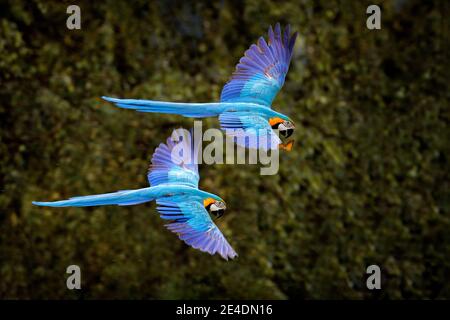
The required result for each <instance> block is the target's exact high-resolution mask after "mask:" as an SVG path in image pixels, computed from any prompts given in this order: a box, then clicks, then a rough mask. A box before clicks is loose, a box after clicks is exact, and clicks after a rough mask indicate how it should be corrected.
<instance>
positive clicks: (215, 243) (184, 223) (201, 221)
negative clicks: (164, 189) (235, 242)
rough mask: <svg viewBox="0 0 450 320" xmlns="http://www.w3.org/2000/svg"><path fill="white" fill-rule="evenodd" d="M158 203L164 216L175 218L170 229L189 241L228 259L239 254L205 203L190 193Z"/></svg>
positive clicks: (201, 249) (158, 201)
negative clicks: (207, 209)
mask: <svg viewBox="0 0 450 320" xmlns="http://www.w3.org/2000/svg"><path fill="white" fill-rule="evenodd" d="M156 203H157V204H158V207H157V209H158V211H159V213H160V214H161V218H163V219H166V220H172V222H171V223H169V224H166V227H167V229H169V230H170V231H172V232H174V233H176V234H178V237H179V238H180V239H181V240H183V241H184V242H185V243H186V244H187V245H189V246H191V247H193V248H195V249H198V250H200V251H203V252H208V253H209V254H216V253H218V254H220V255H221V256H222V257H223V258H224V259H226V260H228V259H229V258H231V259H233V258H234V257H236V256H237V254H236V252H235V251H234V250H233V248H232V247H231V246H230V244H229V243H228V241H227V240H226V239H225V237H224V236H223V234H222V232H220V230H219V228H217V226H216V225H215V224H214V222H213V221H212V220H211V217H210V216H209V213H208V212H207V211H206V209H205V208H204V207H203V205H202V204H201V203H199V202H197V201H192V200H189V198H188V197H186V196H172V197H167V198H163V199H159V200H157V201H156Z"/></svg>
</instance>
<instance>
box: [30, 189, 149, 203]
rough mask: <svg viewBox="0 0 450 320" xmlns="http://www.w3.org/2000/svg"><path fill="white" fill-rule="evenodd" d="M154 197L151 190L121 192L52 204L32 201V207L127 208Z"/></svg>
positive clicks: (75, 198)
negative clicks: (116, 206) (112, 205)
mask: <svg viewBox="0 0 450 320" xmlns="http://www.w3.org/2000/svg"><path fill="white" fill-rule="evenodd" d="M155 197H156V195H155V192H154V191H153V190H152V188H143V189H137V190H122V191H117V192H113V193H104V194H98V195H92V196H84V197H74V198H70V199H68V200H60V201H53V202H38V201H33V204H34V205H37V206H46V207H90V206H104V205H110V204H116V205H119V206H129V205H133V204H139V203H144V202H148V201H152V200H154V199H155Z"/></svg>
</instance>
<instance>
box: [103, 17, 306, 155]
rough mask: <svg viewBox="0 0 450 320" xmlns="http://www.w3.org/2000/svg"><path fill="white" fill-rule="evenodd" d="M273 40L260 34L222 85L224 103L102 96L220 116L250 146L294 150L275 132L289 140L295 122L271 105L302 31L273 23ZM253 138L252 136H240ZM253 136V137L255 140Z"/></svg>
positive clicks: (140, 106)
mask: <svg viewBox="0 0 450 320" xmlns="http://www.w3.org/2000/svg"><path fill="white" fill-rule="evenodd" d="M268 33H269V41H268V42H266V41H265V40H264V38H263V37H260V38H259V40H258V42H257V44H252V45H251V46H250V48H249V49H248V50H247V51H245V54H244V56H243V57H242V58H241V59H240V60H239V63H238V65H237V66H236V70H235V72H234V73H233V75H232V76H231V79H230V80H229V81H228V83H227V84H226V85H225V86H224V88H223V89H222V94H221V97H220V102H213V103H186V102H164V101H154V100H135V99H116V98H110V97H105V96H104V97H102V98H103V99H104V100H106V101H110V102H113V103H115V104H116V105H117V106H118V107H120V108H125V109H134V110H136V111H140V112H153V113H170V114H178V115H183V116H185V117H193V118H206V117H216V116H218V117H219V121H220V124H221V127H222V129H223V130H225V132H226V134H228V135H230V136H233V137H234V140H235V142H236V143H237V144H238V145H241V146H243V147H247V148H262V149H265V150H267V149H277V148H278V149H286V150H291V148H292V145H293V141H292V140H291V141H288V142H286V143H282V142H281V140H280V138H279V137H278V135H277V134H276V133H275V132H274V131H273V130H278V131H279V133H280V135H281V136H283V137H284V138H288V137H289V136H291V135H292V133H293V132H294V129H295V125H294V123H293V121H292V120H290V119H289V117H287V116H286V115H284V114H282V113H279V112H276V111H274V110H272V109H271V105H272V101H273V99H274V98H275V96H276V94H277V93H278V91H280V89H281V87H282V86H283V84H284V80H285V77H286V74H287V72H288V69H289V64H290V62H291V58H292V52H293V48H294V44H295V40H296V38H297V32H296V33H294V34H292V35H291V30H290V26H289V25H288V26H286V28H285V29H284V33H282V31H281V28H280V24H279V23H277V24H276V26H275V30H273V29H272V26H270V27H269V32H268ZM239 137H250V139H239ZM252 138H253V139H252Z"/></svg>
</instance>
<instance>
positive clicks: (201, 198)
mask: <svg viewBox="0 0 450 320" xmlns="http://www.w3.org/2000/svg"><path fill="white" fill-rule="evenodd" d="M200 143H201V141H200ZM200 143H193V142H192V141H191V135H190V134H189V132H188V131H186V130H184V129H177V130H174V132H173V133H172V136H171V137H170V138H168V139H167V143H166V144H164V143H161V144H160V145H159V147H158V148H156V150H155V152H154V154H153V156H152V160H151V165H150V169H149V173H148V180H149V183H150V187H148V188H142V189H137V190H122V191H117V192H113V193H105V194H99V195H91V196H84V197H75V198H70V199H68V200H61V201H54V202H36V201H34V202H33V204H35V205H38V206H47V207H87V206H102V205H119V206H129V205H135V204H140V203H144V202H148V201H152V200H156V203H157V210H158V211H159V213H160V216H161V218H163V219H166V220H171V222H170V223H168V224H166V227H167V228H168V229H169V230H171V231H172V232H174V233H176V234H178V237H179V238H180V239H181V240H183V241H184V242H185V243H186V244H188V245H190V246H192V247H193V248H195V249H199V250H201V251H203V252H208V253H210V254H216V253H218V254H220V255H221V256H222V257H223V258H224V259H226V260H228V259H229V258H231V259H232V258H234V257H236V256H237V254H236V252H235V251H234V250H233V248H232V247H231V246H230V244H229V243H228V241H227V240H226V239H225V237H224V236H223V234H222V233H221V232H220V230H219V229H218V228H217V226H216V225H215V224H214V222H213V221H212V219H211V217H210V215H209V213H211V214H212V215H214V216H215V217H217V218H219V217H220V216H222V215H223V213H224V211H225V209H226V205H225V201H223V200H222V199H221V198H220V197H219V196H217V195H215V194H212V193H209V192H206V191H203V190H200V189H199V188H198V183H199V180H200V176H199V174H198V164H197V163H198V161H197V157H198V152H199V146H200ZM175 148H177V149H176V150H174V149H175ZM179 150H183V153H184V152H186V151H190V155H191V156H190V160H189V158H185V157H184V156H180V154H179V152H177V151H179ZM186 159H188V160H186Z"/></svg>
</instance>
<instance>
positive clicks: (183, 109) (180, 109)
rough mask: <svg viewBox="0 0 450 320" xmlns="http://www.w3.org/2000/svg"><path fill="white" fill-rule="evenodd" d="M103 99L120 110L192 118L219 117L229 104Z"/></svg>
mask: <svg viewBox="0 0 450 320" xmlns="http://www.w3.org/2000/svg"><path fill="white" fill-rule="evenodd" d="M102 99H104V100H106V101H109V102H112V103H114V104H116V105H117V106H118V107H119V108H123V109H133V110H136V111H139V112H152V113H169V114H178V115H182V116H185V117H192V118H206V117H214V116H218V115H219V114H220V113H221V112H222V111H223V110H224V109H225V107H226V106H227V104H224V103H220V102H216V103H187V102H166V101H154V100H137V99H117V98H111V97H106V96H103V97H102Z"/></svg>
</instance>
